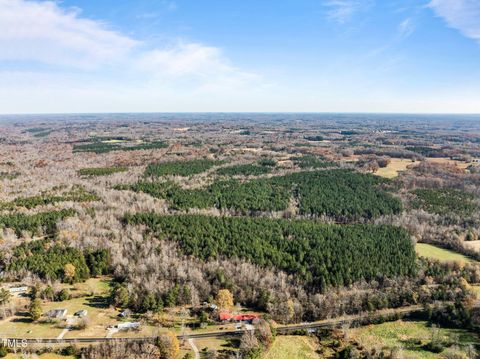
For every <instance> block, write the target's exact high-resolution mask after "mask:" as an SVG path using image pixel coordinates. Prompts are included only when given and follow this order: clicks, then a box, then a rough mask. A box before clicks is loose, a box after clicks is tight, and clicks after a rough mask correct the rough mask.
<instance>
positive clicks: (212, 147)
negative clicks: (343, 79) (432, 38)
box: [0, 114, 480, 359]
mask: <svg viewBox="0 0 480 359" xmlns="http://www.w3.org/2000/svg"><path fill="white" fill-rule="evenodd" d="M452 116H453V115H452ZM394 117H395V116H394V115H349V116H347V115H334V114H332V115H328V114H311V115H308V114H298V115H295V114H264V115H263V114H252V115H246V114H228V115H213V114H212V115H206V114H198V115H195V114H191V115H180V114H178V115H174V114H170V115H169V114H158V115H155V114H151V115H135V114H132V115H127V114H125V115H65V116H59V117H58V118H56V117H55V116H53V117H52V116H40V115H39V116H4V117H2V119H1V122H0V129H1V131H0V133H1V136H0V158H1V162H0V186H1V192H0V193H1V195H0V288H1V289H0V337H1V338H2V342H1V343H0V357H6V358H20V357H24V356H27V355H38V356H39V357H40V358H75V357H79V358H125V357H135V358H168V359H173V358H251V359H254V358H258V359H260V358H261V359H274V358H275V359H276V358H279V359H284V358H285V359H287V358H308V359H309V358H437V357H439V358H476V357H477V355H478V352H479V350H480V338H479V336H478V333H479V328H480V327H479V326H480V307H479V305H478V299H477V296H478V295H479V294H480V262H479V261H480V240H479V238H478V235H479V222H480V217H479V211H478V206H479V195H480V193H479V190H478V188H479V184H480V162H479V160H480V150H479V143H480V126H479V122H478V118H476V117H475V116H453V117H451V116H415V117H412V118H409V117H402V118H401V119H395V118H394ZM386 120H388V121H386ZM67 123H68V124H67Z"/></svg>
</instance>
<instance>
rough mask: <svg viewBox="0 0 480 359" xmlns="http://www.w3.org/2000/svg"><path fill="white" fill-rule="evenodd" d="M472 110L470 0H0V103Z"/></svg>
mask: <svg viewBox="0 0 480 359" xmlns="http://www.w3.org/2000/svg"><path fill="white" fill-rule="evenodd" d="M164 111H166V112H170V111H172V112H176V111H180V112H191V111H266V112H270V111H272V112H281V111H289V112H297V111H299V112H410V113H412V112H414V113H415V112H423V113H425V112H426V113H445V112H447V113H480V1H478V0H415V1H414V0H391V1H390V0H382V1H380V0H316V1H314V0H275V1H262V0H256V1H253V0H229V1H225V0H215V1H210V0H202V1H199V0H135V1H133V0H132V1H128V0H121V1H120V0H101V1H92V0H90V1H87V0H63V1H33V0H30V1H29V0H0V113H53V112H164Z"/></svg>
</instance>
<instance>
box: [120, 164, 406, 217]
mask: <svg viewBox="0 0 480 359" xmlns="http://www.w3.org/2000/svg"><path fill="white" fill-rule="evenodd" d="M385 182H386V180H385V179H382V178H380V177H377V176H373V175H369V174H361V173H358V172H354V171H350V170H325V171H319V172H302V173H293V174H290V175H286V176H279V177H272V178H262V179H254V180H251V181H248V182H239V181H236V180H228V181H217V182H214V183H213V184H211V185H209V186H207V187H205V188H199V189H193V190H188V189H183V188H181V187H180V186H179V185H177V184H174V183H172V182H139V183H137V184H134V185H131V186H118V187H116V188H117V189H132V190H134V191H141V192H145V193H149V194H150V195H152V196H154V197H157V198H163V199H167V200H168V201H169V202H170V205H171V206H172V208H174V209H188V208H211V207H215V208H219V209H234V210H238V211H241V212H242V213H247V212H257V211H281V210H285V209H286V208H287V207H288V206H289V203H290V199H291V198H292V197H295V198H297V199H298V202H299V207H300V208H299V210H300V214H301V215H305V216H312V217H316V216H321V215H327V216H330V217H334V218H335V219H337V220H338V221H352V220H360V219H371V218H375V217H378V216H381V215H388V214H394V213H399V212H400V211H401V210H402V205H401V202H400V200H398V199H397V198H395V197H393V196H392V195H391V194H389V193H387V192H386V191H384V190H382V189H380V188H379V185H380V184H382V183H385Z"/></svg>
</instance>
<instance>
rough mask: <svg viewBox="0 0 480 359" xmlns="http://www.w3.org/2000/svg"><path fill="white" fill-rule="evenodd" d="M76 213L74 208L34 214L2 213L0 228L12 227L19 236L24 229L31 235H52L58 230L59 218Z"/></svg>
mask: <svg viewBox="0 0 480 359" xmlns="http://www.w3.org/2000/svg"><path fill="white" fill-rule="evenodd" d="M74 214H75V211H74V210H73V209H62V210H60V211H50V212H42V213H37V214H33V215H27V214H23V213H15V214H6V215H0V228H12V229H14V230H15V233H16V235H17V236H19V237H20V236H21V235H22V232H23V231H26V232H29V233H30V234H31V235H35V234H37V233H40V234H46V235H52V234H54V233H55V232H56V230H57V221H58V220H60V219H63V218H66V217H70V216H73V215H74Z"/></svg>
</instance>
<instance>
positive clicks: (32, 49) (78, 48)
mask: <svg viewBox="0 0 480 359" xmlns="http://www.w3.org/2000/svg"><path fill="white" fill-rule="evenodd" d="M136 44H137V41H135V40H133V39H131V38H129V37H127V36H123V35H121V34H119V33H117V32H115V31H112V30H110V29H108V28H107V27H106V26H105V25H103V24H102V23H100V22H97V21H92V20H89V19H85V18H80V16H79V13H78V11H74V10H68V11H66V10H63V9H61V8H60V7H58V6H57V5H56V4H55V3H54V2H51V1H46V2H33V1H24V0H0V48H1V51H0V60H24V61H36V62H40V63H46V64H50V65H62V66H73V67H80V68H94V67H97V66H99V65H102V64H106V63H108V62H112V61H113V62H115V61H116V60H118V59H120V58H122V57H124V56H125V55H127V54H128V53H129V52H130V51H131V50H132V49H133V48H134V46H135V45H136Z"/></svg>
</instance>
